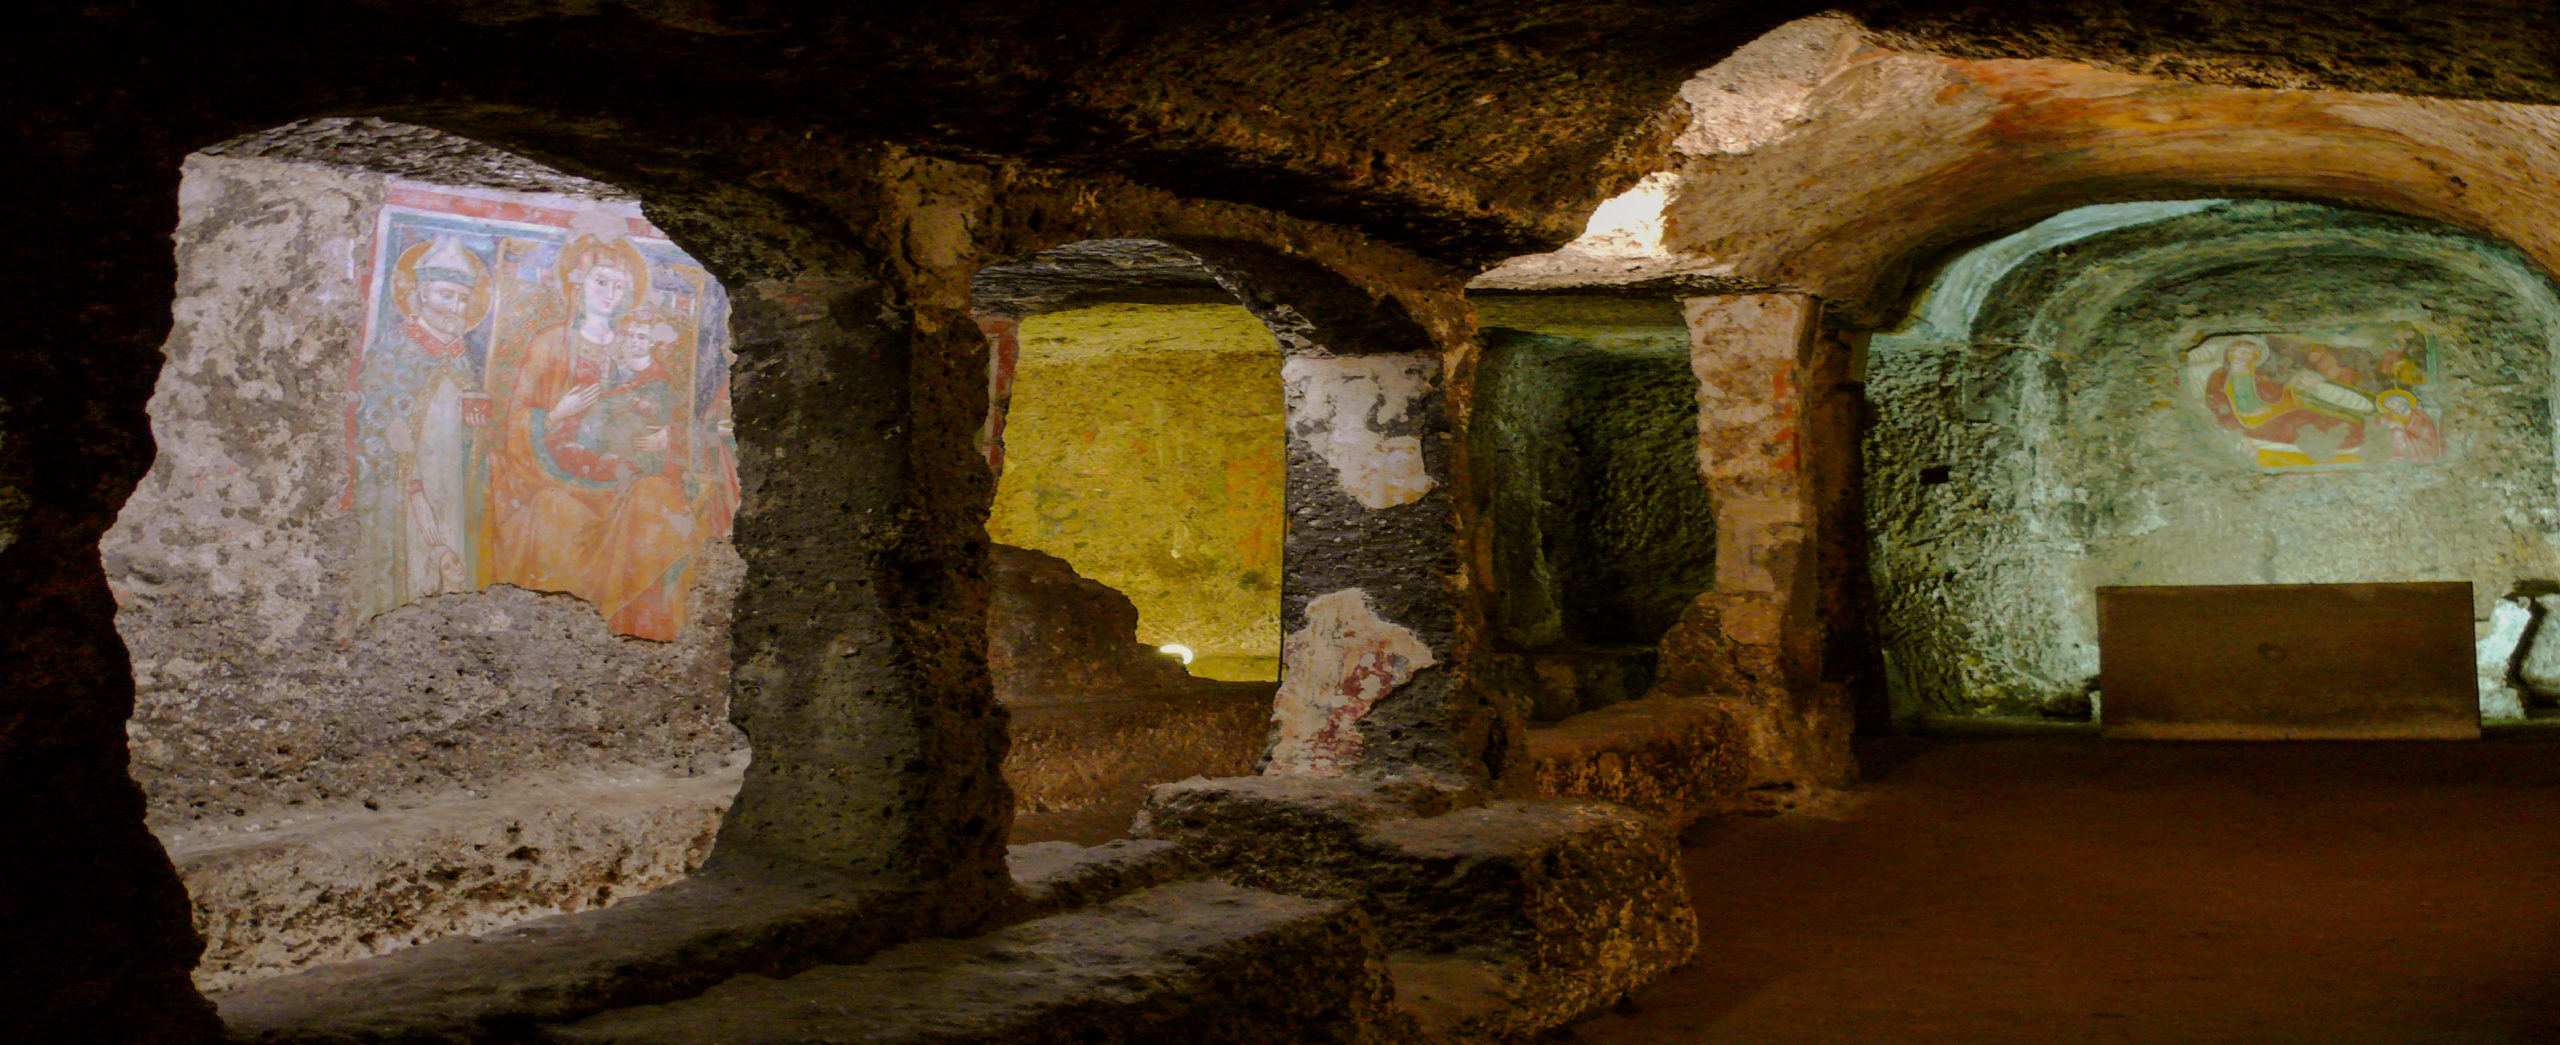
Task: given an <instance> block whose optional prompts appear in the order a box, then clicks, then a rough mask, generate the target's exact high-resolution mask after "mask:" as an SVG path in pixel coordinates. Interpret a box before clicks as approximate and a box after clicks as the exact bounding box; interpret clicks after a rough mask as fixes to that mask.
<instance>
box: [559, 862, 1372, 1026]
mask: <svg viewBox="0 0 2560 1045" xmlns="http://www.w3.org/2000/svg"><path fill="white" fill-rule="evenodd" d="M1367 921H1368V920H1367V918H1366V917H1365V916H1364V915H1363V914H1362V913H1361V911H1360V909H1359V908H1358V907H1357V906H1355V905H1353V904H1349V903H1344V902H1341V901H1320V900H1309V899H1301V898H1297V897H1290V896H1280V895H1275V894H1272V893H1266V892H1258V891H1255V890H1252V889H1244V888H1238V887H1236V886H1233V885H1228V884H1226V883H1224V882H1188V883H1180V884H1175V885H1166V886H1159V887H1157V888H1154V889H1149V890H1146V891H1144V892H1140V893H1137V894H1134V895H1131V896H1127V897H1124V898H1122V899H1119V900H1115V901H1112V902H1110V903H1107V904H1104V905H1102V906H1100V907H1097V908H1093V909H1090V910H1083V911H1075V912H1070V913H1066V914H1058V915H1052V916H1050V917H1047V918H1043V919H1040V920H1037V921H1033V922H1027V923H1024V924H1022V925H1017V926H1013V927H1011V928H1007V929H1000V930H997V931H995V932H992V933H989V934H987V935H985V936H981V937H977V938H974V939H967V940H931V941H924V942H919V943H912V944H907V945H905V946H903V947H899V948H897V949H894V950H891V951H888V952H885V953H883V954H880V955H879V956H877V957H875V958H873V959H871V960H870V961H868V962H865V963H863V964H861V965H846V966H823V967H820V968H816V969H811V970H809V971H807V972H803V973H800V974H798V975H796V976H792V977H790V978H788V979H779V980H777V979H769V978H765V977H742V978H739V979H736V980H731V981H729V982H727V983H723V984H721V985H719V986H717V987H714V988H712V989H711V990H709V991H707V992H705V993H703V994H702V995H701V996H700V997H696V998H690V999H687V1000H684V1001H680V1002H671V1003H668V1004H664V1005H657V1006H648V1007H641V1008H632V1009H623V1010H618V1011H615V1012H610V1013H606V1014H603V1015H600V1016H596V1017H593V1018H590V1019H587V1020H585V1021H582V1022H579V1023H576V1024H572V1025H569V1026H565V1027H553V1028H547V1029H546V1030H545V1032H544V1034H543V1040H545V1041H550V1042H556V1043H560V1045H643V1043H656V1042H665V1043H682V1042H695V1043H703V1045H710V1043H715V1042H716V1043H721V1045H764V1043H772V1045H782V1043H792V1045H816V1043H834V1042H842V1043H846V1045H853V1043H864V1045H873V1043H877V1045H890V1043H917V1045H923V1043H928V1042H931V1043H952V1045H959V1043H964V1042H968V1043H977V1042H984V1043H993V1042H1025V1043H1033V1042H1038V1043H1050V1042H1054V1043H1059V1045H1065V1043H1069V1042H1074V1043H1080V1045H1081V1043H1113V1045H1118V1043H1126V1045H1142V1043H1152V1042H1173V1041H1182V1042H1200V1043H1202V1045H1249V1043H1255V1045H1258V1043H1270V1045H1283V1043H1287V1045H1296V1043H1301V1042H1307V1043H1344V1045H1349V1043H1362V1042H1372V1041H1375V1042H1380V1043H1384V1042H1387V1041H1393V1040H1398V1037H1399V1036H1398V1035H1395V1034H1393V1033H1392V1032H1393V1031H1394V1030H1395V1029H1398V1028H1397V1025H1396V1024H1395V1022H1394V1016H1393V1013H1392V1010H1391V1009H1390V1008H1389V1004H1388V1003H1389V989H1390V988H1389V986H1388V980H1387V974H1386V961H1385V955H1384V954H1383V953H1381V952H1380V951H1379V949H1378V943H1377V937H1376V935H1375V934H1374V933H1373V932H1371V931H1370V929H1369V926H1368V924H1367Z"/></svg>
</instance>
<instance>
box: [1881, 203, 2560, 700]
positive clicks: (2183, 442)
mask: <svg viewBox="0 0 2560 1045" xmlns="http://www.w3.org/2000/svg"><path fill="white" fill-rule="evenodd" d="M2132 217H2133V218H2135V219H2142V218H2149V219H2150V220H2134V221H2133V223H2131V224H2124V225H2120V226H2118V227H2113V228H2109V227H2107V226H2104V225H2100V226H2095V228H2096V229H2097V231H2095V232H2094V233H2092V234H2087V235H2085V236H2083V237H2082V238H2078V239H2076V240H2068V241H2060V242H2057V241H2056V240H2055V238H2054V237H2052V236H2049V235H2045V236H2044V238H2043V239H2042V240H2039V241H2038V242H2041V243H2044V244H2046V247H2045V249H2043V250H2040V251H2031V252H2026V253H2023V254H2020V253H2018V252H2016V251H2005V252H2004V251H2002V250H2001V249H1999V248H1998V246H1997V245H1994V246H1990V247H1985V248H1984V251H1983V253H1984V254H1985V255H1995V254H1996V255H1997V260H1996V261H1995V262H1994V263H1989V264H1984V265H1974V264H1971V263H1964V264H1959V265H1955V266H1951V267H1950V268H1949V269H1948V270H1947V271H1948V275H1947V277H1946V278H1945V279H1944V280H1943V281H1942V282H1941V284H1940V286H1939V287H1937V288H1936V289H1935V290H1933V291H1932V300H1933V301H1939V300H1944V301H1946V302H1949V303H1950V305H1951V307H1950V308H1948V309H1944V310H1941V309H1937V308H1932V309H1931V310H1929V311H1928V312H1927V313H1925V314H1924V315H1923V317H1922V318H1921V320H1920V321H1919V322H1917V323H1915V324H1914V325H1913V326H1912V327H1911V328H1909V329H1907V330H1905V331H1903V332H1899V333H1897V334H1895V335H1892V336H1889V337H1879V338H1878V339H1877V341H1876V342H1875V344H1874V345H1873V346H1872V347H1871V350H1870V353H1869V357H1868V358H1869V370H1868V375H1869V384H1868V387H1869V389H1870V394H1871V396H1872V398H1873V400H1874V402H1875V404H1876V411H1877V419H1878V423H1877V425H1876V426H1875V428H1874V429H1873V430H1872V431H1871V432H1870V434H1869V436H1868V439H1867V455H1866V456H1867V466H1868V471H1867V477H1868V482H1869V484H1870V487H1871V493H1870V497H1869V502H1868V503H1869V506H1870V507H1869V512H1868V520H1869V528H1870V530H1871V532H1873V534H1874V535H1875V539H1874V554H1875V560H1874V561H1875V567H1876V568H1875V577H1876V580H1877V586H1878V595H1879V597H1880V600H1881V601H1880V605H1879V609H1880V612H1879V614H1878V616H1877V621H1878V625H1879V630H1880V631H1881V632H1882V634H1883V635H1884V647H1885V649H1886V650H1887V652H1888V655H1889V656H1890V657H1891V658H1892V663H1893V667H1894V674H1893V677H1894V679H1895V680H1896V693H1897V696H1896V706H1897V707H1898V708H1899V709H1900V713H1902V714H1905V715H1909V714H1915V713H1917V714H1939V715H1949V714H1979V713H1990V714H2004V715H2038V714H2062V715H2070V714H2074V713H2078V712H2080V711H2081V710H2082V709H2085V708H2086V707H2087V705H2088V696H2087V695H2088V693H2089V691H2090V690H2091V689H2092V688H2093V687H2094V686H2095V684H2096V676H2097V670H2098V650H2097V620H2096V606H2095V601H2094V598H2093V596H2092V594H2091V593H2092V592H2093V590H2094V589H2095V588H2096V587H2097V586H2099V585H2119V584H2131V585H2143V584H2266V583H2327V582H2339V583H2349V582H2358V581H2380V580H2401V579H2411V578H2419V577H2426V578H2450V579H2467V580H2470V581H2471V582H2472V590H2473V596H2474V600H2475V604H2474V607H2473V613H2474V618H2475V620H2477V621H2480V622H2482V624H2483V625H2484V626H2485V624H2486V623H2487V622H2488V620H2489V618H2490V615H2491V611H2492V609H2493V608H2494V607H2495V606H2496V605H2497V604H2498V602H2499V600H2500V599H2501V598H2503V597H2505V596H2508V595H2510V594H2513V593H2517V592H2518V591H2519V590H2520V589H2522V588H2535V586H2538V585H2542V584H2547V583H2548V581H2549V579H2550V578H2552V577H2554V576H2560V511H2555V509H2554V508H2553V505H2554V504H2555V503H2560V502H2555V496H2560V495H2555V494H2554V492H2553V488H2552V485H2551V483H2552V465H2551V462H2552V460H2553V454H2554V450H2553V429H2552V420H2551V412H2550V402H2549V399H2550V383H2551V374H2552V372H2553V371H2552V368H2553V365H2554V364H2553V360H2554V355H2553V352H2554V347H2553V346H2554V345H2555V336H2560V296H2555V293H2554V290H2553V288H2552V286H2551V284H2550V283H2549V281H2548V279H2547V277H2545V276H2544V275H2543V274H2542V273H2541V271H2540V270H2539V269H2538V268H2537V267H2536V266H2534V265H2533V264H2532V263H2531V262H2529V261H2527V260H2525V259H2524V258H2522V257H2519V256H2518V255H2517V254H2515V253H2514V252H2513V251H2511V250H2509V249H2508V248H2505V247H2502V246H2499V245H2496V244H2494V243H2490V242H2487V241H2485V240H2482V239H2480V238H2477V237H2475V236H2472V235H2470V234H2468V233H2464V232H2461V231H2459V230H2455V229H2452V228H2448V227H2445V226H2441V225H2433V224H2430V223H2425V222H2416V221H2411V220H2408V219H2401V218H2390V217H2384V216H2380V215H2374V214H2368V213H2362V212H2349V211H2340V210H2334V209H2330V208H2324V207H2319V206H2315V205H2310V204H2296V203H2268V202H2246V201H2243V202H2223V203H2212V204H2207V205H2201V206H2200V207H2182V208H2174V209H2170V210H2166V211H2160V212H2156V213H2155V212H2133V213H2132ZM2040 235H2043V234H2042V233H2039V232H2036V231H2032V230H2031V231H2030V232H2029V233H2024V234H2021V236H2020V239H2021V240H2035V239H2036V237H2038V236H2040ZM1964 303H1973V305H1974V307H1973V308H1971V309H1969V310H1968V309H1966V308H1963V307H1955V306H1960V305H1961V304H1964ZM2365 325H2376V326H2397V325H2406V326H2407V327H2409V328H2410V329H2413V330H2418V331H2423V332H2425V334H2426V336H2427V339H2428V341H2429V342H2430V343H2431V344H2432V345H2433V346H2434V352H2435V355H2436V359H2435V363H2434V367H2433V370H2434V373H2433V376H2432V378H2431V379H2430V380H2428V381H2426V382H2423V383H2421V384H2420V385H2418V386H2417V388H2418V392H2419V395H2420V397H2421V402H2422V403H2424V404H2425V405H2426V409H2428V410H2429V411H2430V412H2432V414H2433V424H2434V425H2435V426H2436V427H2437V429H2438V430H2439V431H2440V432H2441V434H2442V439H2443V447H2442V453H2441V456H2440V457H2439V458H2438V459H2436V460H2433V461H2412V460H2397V459H2391V460H2376V461H2374V462H2372V466H2371V467H2363V468H2357V469H2352V470H2344V471H2320V472H2294V473H2284V472H2269V471H2266V470H2264V469H2261V468H2260V467H2258V465H2257V464H2256V462H2255V461H2254V460H2253V459H2251V458H2250V457H2248V456H2246V455H2244V454H2242V453H2240V452H2237V451H2235V450H2234V449H2233V448H2232V447H2231V446H2230V445H2229V443H2230V438H2229V434H2228V433H2227V432H2226V431H2224V430H2223V429H2221V428H2218V427H2217V426H2216V424H2215V422H2214V420H2213V418H2212V417H2211V416H2210V415H2209V414H2207V413H2206V412H2205V407H2204V406H2203V404H2202V403H2201V402H2200V401H2191V400H2192V399H2194V398H2195V397H2196V396H2197V395H2198V393H2195V392H2194V391H2193V390H2191V389H2189V388H2187V387H2186V385H2185V384H2184V382H2187V381H2188V380H2189V379H2188V378H2187V377H2186V376H2183V375H2182V373H2181V367H2182V366H2184V365H2185V363H2184V357H2185V356H2186V355H2187V354H2188V353H2190V352H2191V350H2193V349H2195V348H2196V347H2197V346H2198V345H2199V343H2200V342H2202V341H2203V340H2204V339H2207V338H2209V337H2213V336H2216V335H2221V334H2224V333H2226V332H2231V331H2277V332H2283V331H2305V330H2308V331H2320V330H2333V329H2347V328H2358V327H2360V326H2365ZM2371 430H2372V432H2373V433H2374V436H2375V438H2374V440H2373V443H2374V446H2375V447H2376V449H2375V450H2374V452H2373V453H2372V454H2370V455H2369V456H2372V457H2375V458H2383V457H2386V456H2387V455H2386V454H2385V453H2384V452H2383V451H2385V450H2388V449H2389V447H2390V445H2391V443H2390V439H2391V437H2390V436H2389V435H2387V434H2386V433H2385V432H2384V431H2383V428H2382V426H2381V424H2380V423H2379V422H2378V421H2377V422H2376V423H2375V424H2374V425H2373V426H2371ZM2536 590H2539V589H2538V588H2537V589H2536ZM2483 633H2484V635H2485V627H2484V632H2483ZM2501 674H2503V673H2501Z"/></svg>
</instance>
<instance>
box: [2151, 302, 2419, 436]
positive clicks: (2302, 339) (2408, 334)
mask: <svg viewBox="0 0 2560 1045" xmlns="http://www.w3.org/2000/svg"><path fill="white" fill-rule="evenodd" d="M2435 359H2436V350H2435V345H2434V342H2433V340H2432V338H2431V337H2430V335H2429V334H2428V333H2427V332H2426V331H2424V330H2422V329H2420V328H2418V327H2416V326H2412V325H2409V324H2378V325H2371V326H2361V327H2352V328H2345V329H2338V330H2316V331H2285V332H2249V333H2226V334H2217V335H2214V336H2212V337H2208V338H2205V339H2204V340H2202V341H2200V342H2198V343H2197V344H2196V345H2195V346H2194V347H2193V348H2190V349H2188V350H2187V353H2186V357H2185V360H2184V364H2183V366H2182V368H2181V370H2180V375H2179V389H2180V391H2181V393H2182V394H2183V395H2184V397H2185V398H2186V401H2187V402H2188V403H2190V404H2191V405H2193V406H2194V407H2195V408H2196V409H2197V411H2198V413H2199V415H2200V416H2202V417H2204V418H2206V419H2208V420H2210V421H2211V423H2212V425H2213V428H2214V430H2215V434H2216V437H2217V438H2218V439H2220V440H2222V441H2224V442H2225V443H2227V444H2228V445H2229V446H2230V447H2231V448H2232V450H2233V451H2234V452H2235V453H2236V454H2238V455H2239V456H2240V458H2241V459H2242V460H2245V461H2247V462H2249V463H2251V464H2254V465H2256V466H2257V467H2258V468H2259V469H2261V470H2264V471H2269V472H2318V471H2337V470H2342V469H2356V468H2367V467H2372V466H2376V465H2381V464H2385V463H2391V462H2402V463H2411V464H2426V463H2430V462H2433V461H2436V460H2438V459H2440V458H2442V457H2443V456H2444V433H2443V432H2442V430H2441V429H2439V428H2438V427H2437V424H2436V420H2435V418H2436V409H2435V407H2434V405H2433V402H2432V397H2433V394H2434V380H2435Z"/></svg>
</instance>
